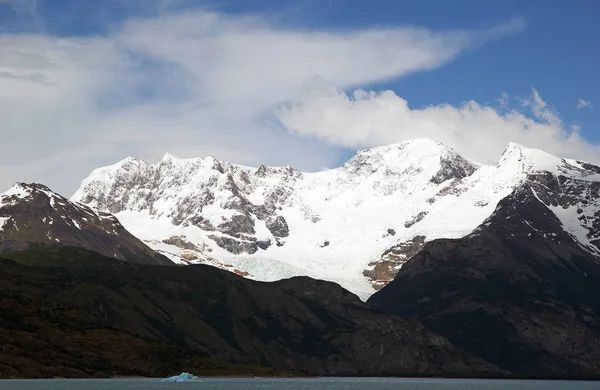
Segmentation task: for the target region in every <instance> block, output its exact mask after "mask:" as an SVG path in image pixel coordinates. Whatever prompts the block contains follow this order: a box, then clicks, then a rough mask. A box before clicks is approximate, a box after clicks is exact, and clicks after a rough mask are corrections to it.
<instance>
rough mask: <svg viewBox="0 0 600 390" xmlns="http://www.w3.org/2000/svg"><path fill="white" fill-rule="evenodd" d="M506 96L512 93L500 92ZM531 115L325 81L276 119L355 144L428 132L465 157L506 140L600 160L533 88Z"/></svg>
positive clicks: (487, 156) (492, 158)
mask: <svg viewBox="0 0 600 390" xmlns="http://www.w3.org/2000/svg"><path fill="white" fill-rule="evenodd" d="M501 99H503V101H507V100H508V96H507V95H503V97H502V98H501ZM521 101H522V104H523V105H524V106H525V107H526V108H527V109H528V110H529V111H530V113H529V115H527V114H526V113H523V112H521V111H520V110H517V109H510V110H507V111H505V110H502V112H501V111H500V110H498V109H497V108H495V107H492V106H486V105H481V104H479V103H477V102H475V101H469V102H467V103H465V104H463V105H461V106H459V107H455V106H452V105H449V104H443V105H436V106H428V107H424V108H412V107H410V106H409V104H408V102H407V101H406V100H405V99H403V98H401V97H400V96H398V95H396V94H395V93H394V92H393V91H383V92H372V91H364V90H362V89H356V90H354V92H352V93H351V94H346V93H345V92H344V91H343V90H342V89H340V88H338V87H336V86H335V85H333V84H332V83H328V82H325V81H321V83H320V85H318V84H317V83H313V84H312V86H311V88H310V89H308V90H306V91H305V93H304V94H303V95H302V96H301V97H299V98H298V99H296V100H295V101H293V102H290V103H289V104H287V105H285V106H283V107H281V108H280V109H279V111H278V118H279V120H280V121H281V123H282V125H283V126H284V127H285V128H287V129H289V130H290V131H292V132H294V133H295V134H298V135H301V136H307V137H313V138H317V139H320V140H323V141H326V142H329V143H332V144H335V145H344V146H346V147H350V148H358V147H371V146H376V145H382V144H390V143H395V142H400V141H403V140H407V139H411V138H415V137H429V138H433V139H435V140H438V141H441V142H443V143H445V144H447V145H448V146H450V147H452V148H454V149H455V150H456V151H457V152H458V153H460V154H461V155H463V156H465V157H467V158H470V159H472V160H474V161H477V162H480V163H484V164H495V163H496V162H497V160H498V158H499V157H500V155H501V153H502V151H503V150H504V148H505V147H506V145H507V144H508V143H509V142H517V143H520V144H523V145H524V146H528V147H533V148H540V149H543V150H545V151H547V152H549V153H553V154H556V155H558V156H561V157H576V158H580V159H587V160H588V161H592V162H596V163H597V162H600V148H599V147H598V146H597V145H592V144H589V143H588V142H586V141H585V140H583V139H582V138H581V137H580V136H579V132H578V128H568V127H567V126H565V125H564V124H563V122H562V121H561V119H560V117H559V115H558V113H557V112H556V111H555V110H554V109H553V108H552V107H550V106H549V105H548V104H547V103H546V102H545V101H544V100H543V99H542V97H541V96H540V94H539V93H538V91H536V90H535V89H532V91H531V95H530V96H529V97H526V98H524V99H521Z"/></svg>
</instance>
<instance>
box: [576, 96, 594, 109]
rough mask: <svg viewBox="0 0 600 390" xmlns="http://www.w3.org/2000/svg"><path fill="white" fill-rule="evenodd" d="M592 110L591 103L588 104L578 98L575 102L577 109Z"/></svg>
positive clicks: (587, 101) (586, 101)
mask: <svg viewBox="0 0 600 390" xmlns="http://www.w3.org/2000/svg"><path fill="white" fill-rule="evenodd" d="M586 107H587V108H592V102H590V101H589V100H584V99H582V98H579V100H577V108H586Z"/></svg>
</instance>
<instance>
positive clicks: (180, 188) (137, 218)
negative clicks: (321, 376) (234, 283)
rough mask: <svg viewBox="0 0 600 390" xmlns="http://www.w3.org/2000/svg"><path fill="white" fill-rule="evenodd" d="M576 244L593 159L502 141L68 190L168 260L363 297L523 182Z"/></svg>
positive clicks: (101, 176)
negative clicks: (331, 286)
mask: <svg viewBox="0 0 600 390" xmlns="http://www.w3.org/2000/svg"><path fill="white" fill-rule="evenodd" d="M526 182H528V183H531V186H532V188H534V189H535V191H536V194H537V196H538V197H539V198H540V200H542V201H543V202H544V204H546V205H547V207H548V208H549V209H550V210H551V211H552V212H553V213H555V214H556V215H557V217H558V218H559V219H560V221H561V223H562V225H563V228H564V229H565V230H566V231H567V232H568V233H569V234H572V235H573V236H574V237H575V238H576V239H577V240H578V242H579V243H580V244H581V245H582V247H584V248H585V249H586V250H587V251H589V252H591V253H594V254H596V255H597V254H600V249H599V248H600V234H599V231H600V226H599V224H600V201H599V190H600V168H598V167H596V166H594V165H591V164H587V163H584V162H581V161H576V160H568V159H561V158H557V157H554V156H551V155H549V154H546V153H544V152H542V151H539V150H535V149H527V148H524V147H521V146H519V145H517V144H510V145H509V146H508V148H507V149H506V151H505V152H504V154H503V155H502V157H501V159H500V161H499V163H498V164H497V165H494V166H482V165H480V164H476V163H474V162H471V161H468V160H467V159H465V158H463V157H461V156H460V155H458V154H457V153H456V152H454V151H453V150H452V149H450V148H448V147H447V146H445V145H443V144H441V143H439V142H435V141H432V140H429V139H418V140H412V141H407V142H403V143H400V144H395V145H389V146H384V147H377V148H372V149H367V150H361V151H359V152H357V153H356V154H355V155H354V156H353V157H352V158H351V159H350V160H349V161H348V162H346V163H345V164H344V165H343V166H341V167H340V168H337V169H332V170H327V171H322V172H316V173H305V172H301V171H299V170H296V169H293V168H291V167H279V168H272V167H265V166H260V167H258V168H252V167H246V166H240V165H235V164H229V163H226V162H221V161H218V160H215V159H214V158H211V157H207V158H195V159H177V158H175V157H173V156H171V155H168V154H167V155H165V157H164V158H163V159H162V160H161V161H160V162H159V163H157V164H154V165H152V164H149V163H147V162H145V161H141V160H136V159H132V158H127V159H125V160H123V161H120V162H119V163H117V164H115V165H112V166H108V167H104V168H100V169H97V170H95V171H93V172H92V173H91V175H90V176H89V177H88V178H86V179H85V180H84V181H83V183H82V185H81V187H80V189H79V190H78V191H77V192H76V193H75V195H74V196H73V197H72V200H74V201H77V202H81V203H84V204H87V205H89V206H91V207H93V208H97V209H99V210H102V211H105V212H111V213H114V214H115V215H116V216H117V218H118V219H119V220H120V221H121V222H122V223H123V225H124V226H125V227H126V228H127V229H128V230H129V231H131V232H132V233H133V234H134V235H136V236H137V237H139V238H140V239H143V240H145V241H146V242H147V243H148V245H149V246H151V247H152V248H154V249H155V250H157V251H159V252H161V253H163V254H165V255H167V256H168V257H169V258H171V259H172V260H174V261H179V262H193V263H207V264H212V265H215V266H218V267H221V268H225V269H231V270H234V269H235V270H236V272H238V273H241V274H243V275H245V276H248V277H250V278H254V279H258V280H265V281H269V280H277V279H281V278H285V277H290V276H295V275H307V276H311V277H315V278H319V279H326V280H331V281H335V282H338V283H339V284H341V285H342V286H344V287H346V288H348V289H349V290H351V291H352V292H354V293H356V294H358V295H359V296H361V297H363V298H365V297H368V296H369V295H371V294H372V293H373V292H374V291H375V290H376V289H378V288H380V287H382V286H383V285H385V284H386V283H387V282H389V281H390V280H392V279H393V277H394V275H395V274H396V272H397V271H398V269H399V268H400V267H401V265H402V264H403V263H404V262H406V261H407V260H408V259H410V258H411V257H412V256H414V255H415V254H416V253H418V252H419V250H420V249H421V248H422V246H423V245H424V243H425V242H428V241H431V240H434V239H437V238H460V237H464V236H466V235H467V234H469V233H471V232H472V231H473V230H474V229H476V228H477V227H478V226H479V225H480V224H481V223H482V222H484V221H485V220H486V218H488V217H489V216H490V215H491V214H492V212H493V211H494V210H495V208H496V206H497V204H498V202H499V201H500V200H502V199H504V198H505V197H507V196H508V195H510V194H511V193H513V191H515V190H516V189H517V188H519V187H520V186H521V185H523V184H524V183H526Z"/></svg>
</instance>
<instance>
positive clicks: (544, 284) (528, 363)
mask: <svg viewBox="0 0 600 390" xmlns="http://www.w3.org/2000/svg"><path fill="white" fill-rule="evenodd" d="M565 179H566V178H564V177H563V178H561V177H560V176H558V177H556V176H554V177H552V176H550V175H548V174H545V173H542V174H540V175H532V176H529V177H528V179H527V184H525V185H523V186H522V187H520V188H519V189H518V190H516V191H515V192H514V193H513V194H512V195H511V196H509V197H507V198H506V199H504V200H502V201H501V202H500V204H499V205H498V207H497V209H496V211H495V212H494V213H493V215H492V216H491V217H490V218H489V219H487V220H486V221H485V222H484V223H483V224H482V225H481V226H480V227H478V228H477V229H476V230H475V231H474V232H473V233H472V234H470V235H468V236H466V237H464V238H461V239H456V240H445V239H439V240H435V241H432V242H429V243H427V244H426V245H425V246H424V248H423V249H422V250H421V251H420V252H419V253H418V254H417V255H415V256H414V257H413V258H412V259H411V260H409V261H408V262H407V263H406V264H404V266H403V267H402V269H401V270H400V271H399V273H398V275H397V276H396V278H395V279H394V281H393V282H391V283H389V284H388V285H387V286H385V287H384V288H383V289H382V290H381V291H379V292H378V293H376V294H375V295H373V296H372V297H371V298H370V300H369V303H370V304H371V305H372V306H373V307H375V308H377V309H379V310H381V311H385V312H390V313H397V314H401V315H405V316H411V317H413V318H415V319H419V320H421V321H423V323H424V324H425V325H426V326H427V327H428V328H429V329H431V330H433V331H435V332H438V333H440V334H442V335H444V336H445V337H447V338H448V339H449V340H450V341H451V342H453V343H454V344H456V345H458V346H460V347H462V348H464V349H465V350H467V351H471V352H473V353H477V354H478V355H479V356H481V357H483V358H484V359H486V360H487V361H490V362H492V363H494V364H497V365H498V366H500V367H501V368H503V369H506V370H509V371H511V372H516V373H520V374H522V375H534V376H535V375H539V376H561V375H598V374H599V373H600V337H599V336H600V295H599V294H598V292H597V290H598V280H600V258H599V257H598V256H597V255H596V254H595V249H594V247H593V244H591V245H592V246H590V245H587V244H585V243H582V242H581V241H580V240H577V239H576V238H575V237H574V236H573V235H572V234H570V233H569V232H568V229H569V226H565V225H563V223H562V222H561V219H560V218H559V217H558V216H557V214H555V213H554V212H553V211H552V210H557V211H560V210H563V209H562V207H565V206H566V207H567V208H568V207H572V206H575V207H583V205H582V204H581V203H582V199H581V194H582V192H581V191H580V188H582V187H581V186H582V185H583V184H584V183H582V182H579V183H578V182H577V180H570V181H569V180H567V181H569V184H567V185H565V183H566V182H565V181H564V180H565ZM561 182H563V184H561V185H558V183H561ZM584 187H585V188H586V191H589V190H593V189H594V188H596V186H595V185H594V184H592V183H590V182H587V184H586V185H585V186H584ZM568 188H571V189H573V190H572V191H564V189H568ZM586 191H584V192H586ZM586 193H587V192H586ZM596 199H597V197H596ZM546 202H548V203H547V204H546ZM554 202H557V203H558V204H560V209H559V208H557V206H553V205H552V204H553V203H554ZM557 203H554V204H557Z"/></svg>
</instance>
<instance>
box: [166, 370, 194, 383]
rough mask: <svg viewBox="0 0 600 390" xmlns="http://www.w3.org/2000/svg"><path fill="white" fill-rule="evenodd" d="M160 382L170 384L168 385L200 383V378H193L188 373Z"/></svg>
mask: <svg viewBox="0 0 600 390" xmlns="http://www.w3.org/2000/svg"><path fill="white" fill-rule="evenodd" d="M161 382H170V383H176V382H200V378H198V377H197V376H194V375H192V374H190V373H189V372H182V373H181V374H179V375H175V376H172V377H169V378H165V379H163V380H162V381H161Z"/></svg>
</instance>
